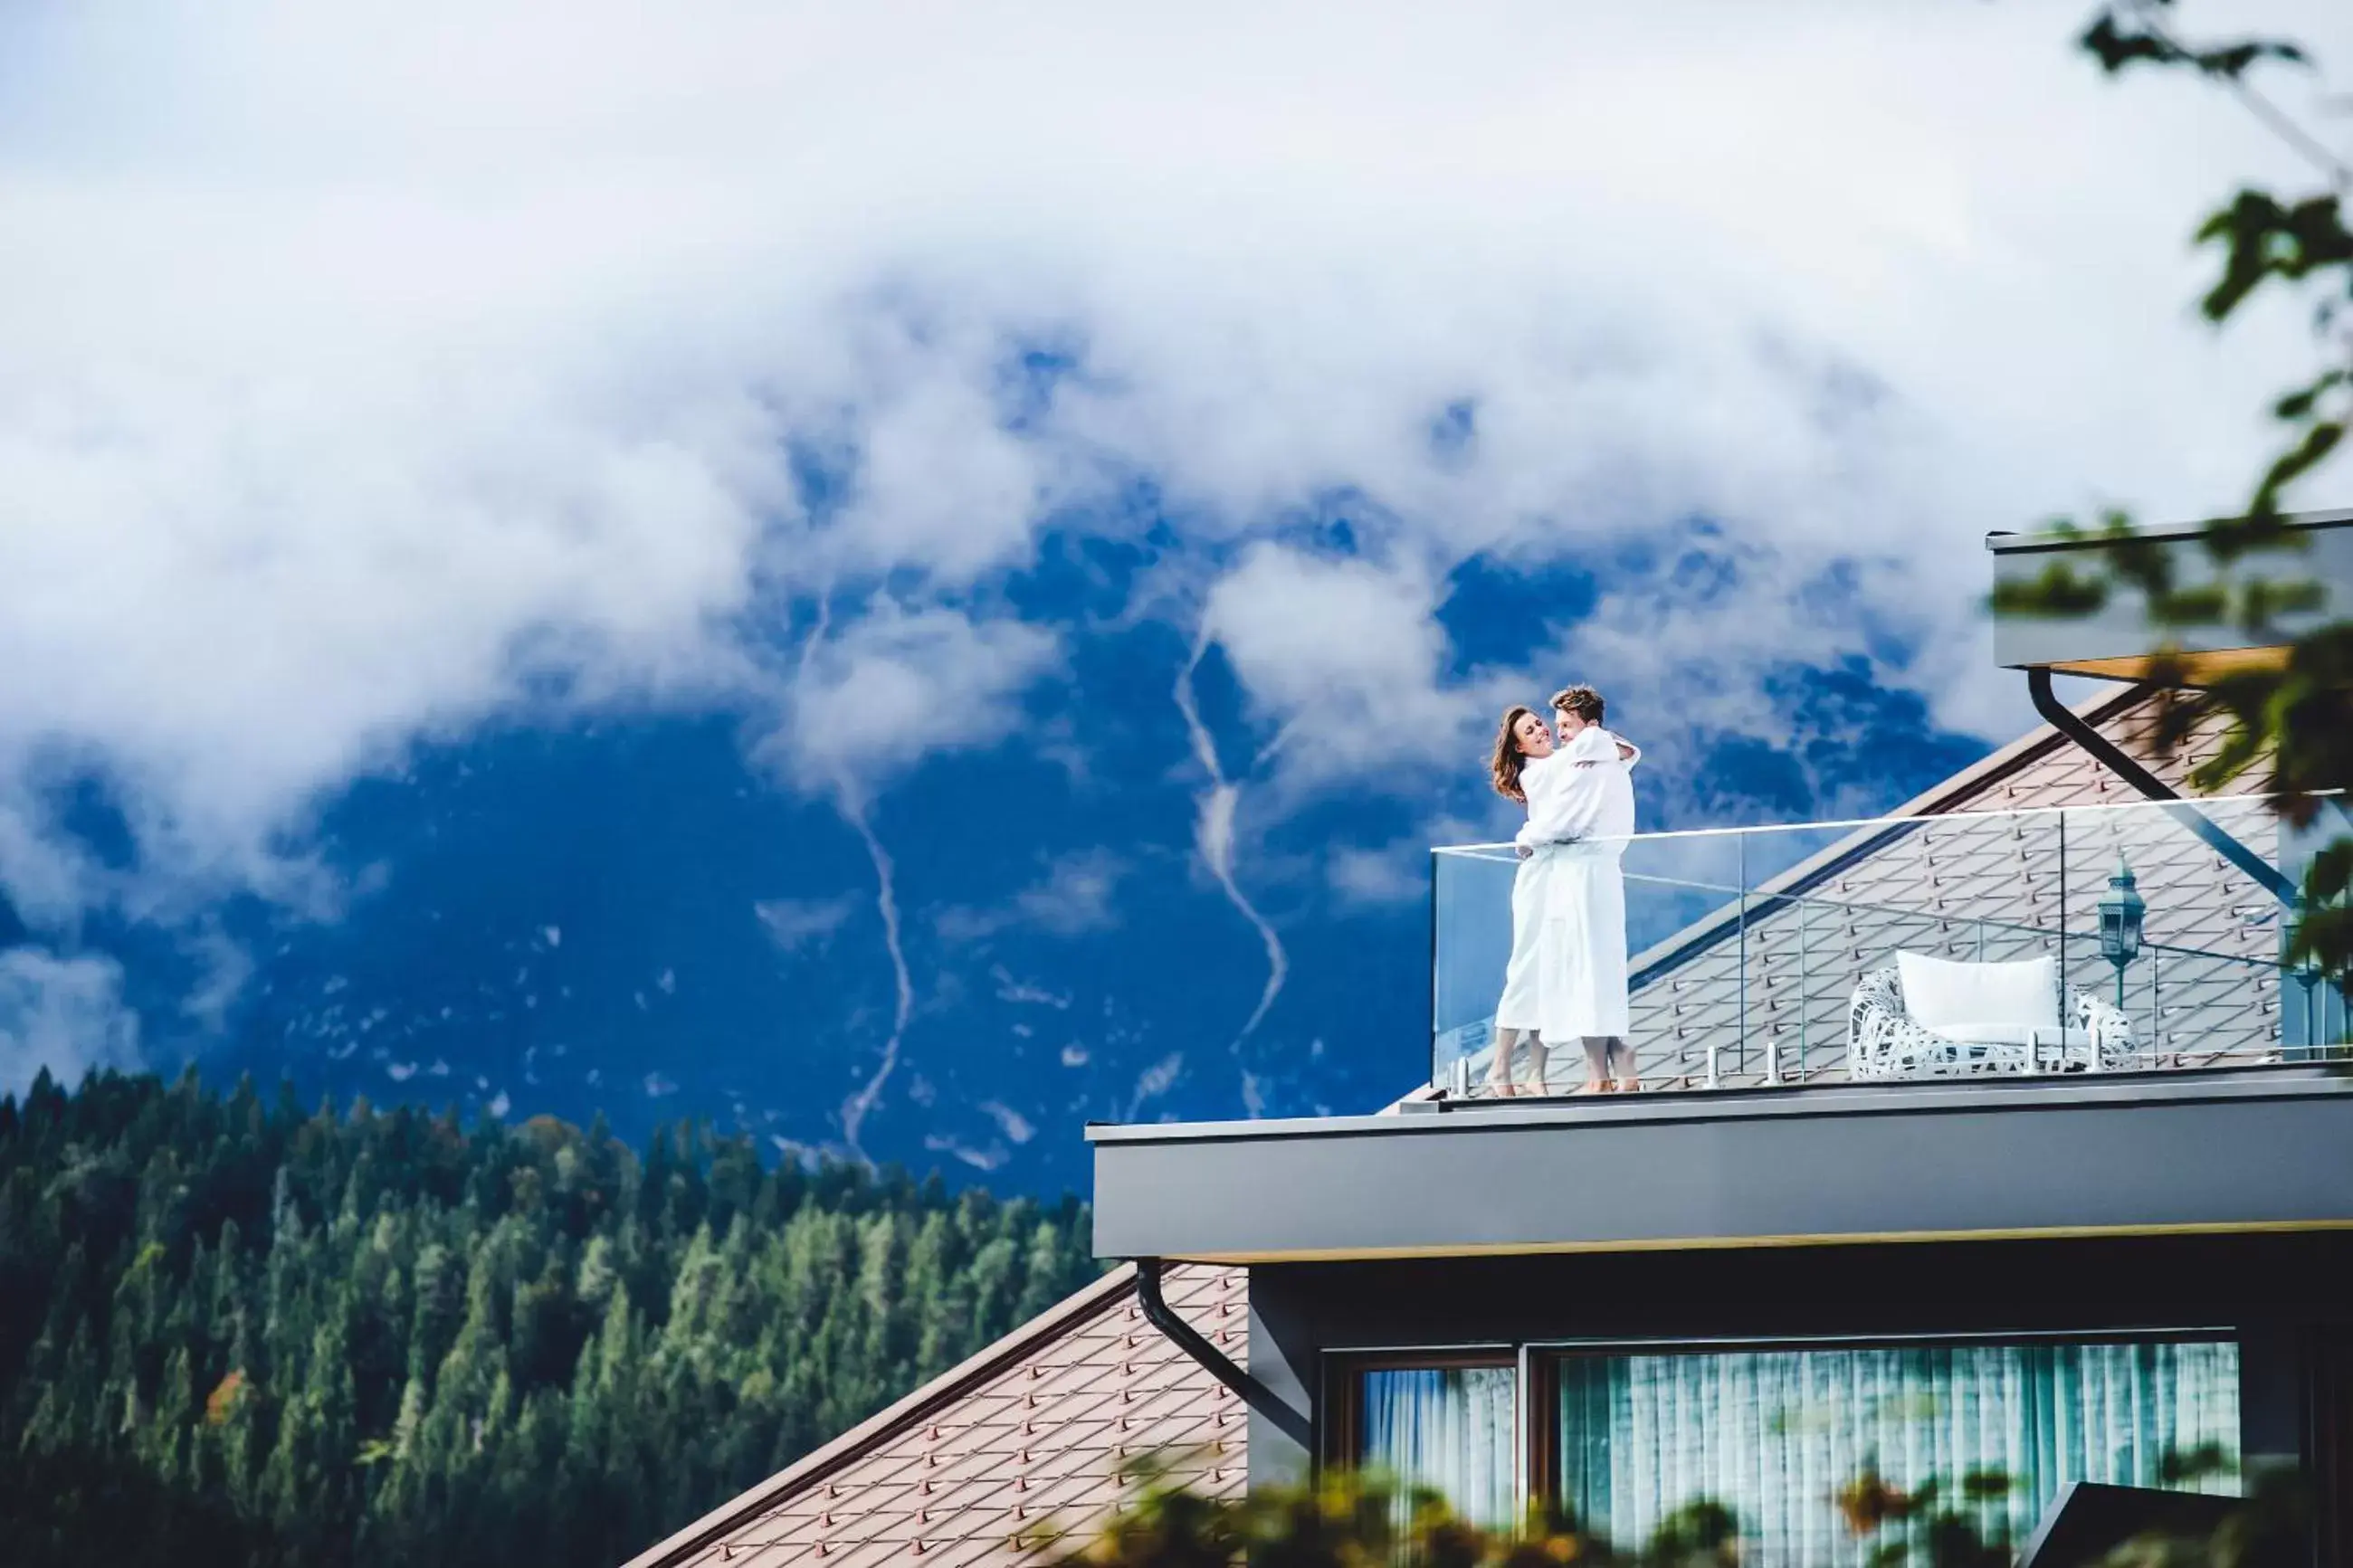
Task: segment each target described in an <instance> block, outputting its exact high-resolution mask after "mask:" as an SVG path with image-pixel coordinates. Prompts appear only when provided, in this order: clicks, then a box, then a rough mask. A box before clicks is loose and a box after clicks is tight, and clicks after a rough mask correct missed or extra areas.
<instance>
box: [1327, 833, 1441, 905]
mask: <svg viewBox="0 0 2353 1568" xmlns="http://www.w3.org/2000/svg"><path fill="white" fill-rule="evenodd" d="M1327 875H1328V877H1329V879H1330V881H1331V884H1332V890H1333V891H1334V892H1335V893H1336V894H1338V895H1339V897H1340V900H1341V902H1343V903H1345V904H1354V905H1359V906H1366V905H1369V906H1374V907H1378V906H1382V905H1388V904H1407V903H1412V902H1414V901H1415V900H1419V899H1425V898H1427V897H1429V896H1430V846H1429V845H1426V844H1420V843H1409V842H1402V841H1401V842H1399V843H1397V844H1392V845H1390V846H1388V847H1387V848H1383V849H1359V848H1353V847H1344V848H1340V849H1336V850H1335V851H1333V854H1332V859H1331V868H1330V870H1329V871H1328V873H1327Z"/></svg>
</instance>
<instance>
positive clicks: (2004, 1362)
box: [1556, 1342, 2239, 1568]
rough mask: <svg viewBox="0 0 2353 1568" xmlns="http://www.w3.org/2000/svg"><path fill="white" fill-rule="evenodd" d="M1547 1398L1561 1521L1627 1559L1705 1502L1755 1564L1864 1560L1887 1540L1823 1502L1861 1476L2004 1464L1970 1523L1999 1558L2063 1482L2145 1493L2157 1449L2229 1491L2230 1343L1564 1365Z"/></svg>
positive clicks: (1761, 1567) (1891, 1477)
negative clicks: (1665, 1525)
mask: <svg viewBox="0 0 2353 1568" xmlns="http://www.w3.org/2000/svg"><path fill="white" fill-rule="evenodd" d="M1558 1386H1559V1390H1560V1399H1559V1407H1558V1413H1557V1416H1556V1419H1557V1422H1558V1428H1557V1432H1558V1438H1559V1441H1558V1445H1557V1447H1556V1453H1557V1454H1558V1474H1557V1475H1556V1483H1557V1485H1558V1488H1559V1500H1560V1503H1561V1504H1562V1506H1563V1507H1564V1508H1565V1509H1567V1510H1568V1511H1569V1512H1570V1513H1571V1514H1572V1515H1574V1516H1575V1517H1576V1518H1577V1520H1579V1521H1582V1522H1583V1523H1584V1524H1585V1525H1587V1526H1588V1528H1590V1529H1592V1530H1594V1531H1597V1532H1599V1533H1600V1534H1602V1535H1604V1536H1606V1537H1607V1538H1609V1540H1611V1541H1612V1542H1616V1543H1617V1544H1619V1545H1620V1546H1621V1547H1632V1546H1637V1545H1640V1544H1641V1542H1645V1541H1647V1540H1648V1539H1649V1538H1650V1536H1651V1534H1652V1532H1653V1531H1656V1530H1657V1528H1658V1526H1659V1523H1660V1521H1662V1519H1664V1518H1665V1517H1666V1516H1668V1515H1669V1514H1672V1513H1673V1512H1674V1511H1675V1510H1678V1509H1681V1508H1683V1507H1685V1506H1687V1505H1689V1504H1691V1503H1694V1502H1697V1501H1701V1500H1707V1501H1713V1502H1716V1503H1720V1504H1722V1505H1724V1506H1725V1507H1726V1508H1728V1509H1730V1510H1732V1511H1733V1512H1734V1514H1735V1515H1736V1516H1737V1518H1738V1521H1739V1526H1740V1531H1741V1534H1742V1535H1743V1537H1744V1538H1746V1542H1748V1550H1747V1551H1746V1552H1744V1554H1743V1555H1744V1560H1745V1561H1746V1562H1747V1563H1752V1564H1756V1565H1757V1568H1778V1565H1783V1564H1789V1565H1796V1564H1803V1565H1805V1568H1840V1565H1844V1564H1862V1563H1865V1562H1867V1561H1868V1559H1869V1558H1870V1556H1871V1553H1872V1551H1873V1548H1874V1547H1875V1546H1876V1545H1878V1544H1881V1543H1882V1542H1884V1541H1885V1540H1887V1539H1889V1538H1890V1537H1889V1536H1888V1535H1886V1534H1883V1535H1882V1536H1881V1538H1880V1540H1879V1541H1873V1540H1870V1539H1866V1538H1858V1537H1857V1536H1855V1535H1853V1534H1852V1533H1851V1532H1850V1531H1848V1529H1847V1528H1846V1525H1845V1522H1844V1519H1843V1516H1842V1515H1841V1512H1840V1510H1839V1507H1838V1504H1837V1501H1836V1499H1837V1496H1838V1493H1839V1492H1840V1490H1841V1489H1843V1488H1845V1487H1846V1486H1847V1485H1848V1484H1849V1483H1851V1482H1852V1481H1853V1480H1854V1479H1856V1477H1857V1476H1859V1475H1861V1474H1862V1473H1863V1472H1865V1471H1873V1472H1875V1473H1877V1474H1878V1475H1879V1476H1880V1477H1881V1479H1883V1481H1885V1482H1886V1483H1887V1484H1888V1485H1889V1486H1891V1487H1894V1488H1895V1489H1899V1490H1903V1491H1906V1492H1908V1491H1910V1490H1912V1489H1915V1488H1917V1487H1919V1486H1920V1485H1921V1484H1923V1483H1924V1482H1927V1481H1930V1480H1935V1481H1937V1482H1938V1483H1940V1485H1941V1486H1943V1487H1945V1488H1948V1489H1951V1488H1957V1487H1958V1485H1959V1483H1960V1482H1961V1480H1962V1479H1963V1478H1965V1477H1966V1476H1968V1474H1970V1473H1971V1472H1973V1471H2000V1472H2001V1473H2003V1474H2004V1475H2006V1476H2007V1477H2009V1479H2010V1492H2009V1494H2008V1495H2007V1496H2006V1497H2003V1498H1999V1499H1994V1500H1989V1501H1986V1502H1984V1503H1981V1504H1978V1505H1975V1506H1974V1508H1973V1509H1971V1510H1969V1511H1973V1512H1974V1513H1975V1514H1976V1516H1977V1518H1978V1524H1979V1527H1980V1528H1981V1529H1983V1530H1985V1531H1988V1533H1989V1534H1990V1533H1996V1532H2001V1533H2007V1535H2008V1536H2009V1538H2010V1542H2011V1543H2012V1544H2013V1545H2017V1544H2022V1543H2023V1542H2024V1539H2025V1537H2026V1535H2027V1533H2028V1532H2029V1531H2031V1530H2032V1528H2033V1526H2034V1524H2035V1522H2036V1521H2038V1520H2039V1519H2040V1518H2041V1517H2042V1511H2043V1510H2044V1508H2045V1507H2046V1506H2047V1505H2048V1504H2049V1503H2050V1502H2051V1500H2052V1499H2053V1498H2054V1497H2055V1496H2056V1495H2057V1494H2058V1492H2059V1490H2060V1489H2061V1488H2062V1487H2063V1486H2064V1485H2065V1484H2066V1483H2067V1482H2069V1481H2071V1480H2088V1481H2106V1482H2111V1483H2115V1484H2119V1485H2125V1486H2142V1487H2148V1486H2157V1485H2159V1484H2161V1475H2160V1471H2161V1468H2162V1467H2163V1464H2164V1462H2165V1460H2166V1458H2167V1457H2168V1455H2174V1454H2179V1455H2187V1454H2189V1453H2190V1452H2192V1451H2193V1450H2196V1449H2198V1448H2200V1447H2201V1446H2204V1445H2207V1444H2215V1445H2219V1446H2220V1447H2221V1450H2222V1452H2223V1453H2224V1454H2225V1455H2226V1456H2229V1457H2230V1459H2231V1461H2232V1462H2231V1463H2230V1465H2229V1466H2228V1467H2227V1468H2225V1469H2224V1470H2223V1471H2222V1472H2221V1474H2219V1475H2215V1476H2210V1477H2207V1478H2205V1479H2203V1480H2201V1481H2200V1482H2198V1483H2196V1484H2197V1485H2199V1486H2200V1488H2201V1489H2205V1490H2210V1491H2225V1492H2235V1491H2236V1490H2237V1489H2238V1480H2237V1468H2236V1457H2237V1454H2238V1449H2239V1356H2238V1346H2237V1345H2236V1344H2235V1343H2231V1342H2197V1343H2146V1342H2144V1343H2105V1342H2104V1343H2075V1344H2051V1345H1981V1346H1980V1345H1945V1346H1922V1347H1912V1348H1902V1349H1875V1350H1821V1351H1767V1352H1741V1353H1735V1354H1725V1355H1703V1354H1687V1355H1649V1356H1567V1357H1564V1358H1563V1360H1562V1362H1561V1363H1560V1376H1559V1383H1558ZM1945 1497H1946V1500H1947V1501H1948V1502H1957V1498H1955V1497H1954V1495H1953V1493H1952V1492H1951V1491H1947V1493H1946V1494H1945Z"/></svg>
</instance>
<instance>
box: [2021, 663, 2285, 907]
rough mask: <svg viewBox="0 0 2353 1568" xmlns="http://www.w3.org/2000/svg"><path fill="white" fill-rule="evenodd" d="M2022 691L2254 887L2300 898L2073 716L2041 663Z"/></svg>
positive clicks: (2276, 873)
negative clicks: (2167, 803) (2166, 804)
mask: <svg viewBox="0 0 2353 1568" xmlns="http://www.w3.org/2000/svg"><path fill="white" fill-rule="evenodd" d="M2026 692H2027V695H2028V696H2029V697H2031V698H2032V699H2033V700H2034V710H2035V711H2036V712H2037V713H2040V714H2041V715H2042V721H2043V722H2044V723H2046V724H2049V725H2050V726H2051V727H2052V729H2054V730H2056V731H2059V732H2060V733H2061V734H2063V735H2064V736H2066V737H2067V739H2069V740H2070V741H2073V742H2075V745H2076V746H2077V748H2079V749H2080V750H2082V751H2084V752H2086V753H2088V754H2089V755H2090V756H2091V758H2092V760H2093V761H2094V762H2095V763H2099V764H2100V765H2101V766H2102V767H2104V768H2106V769H2107V770H2108V771H2109V772H2110V773H2114V774H2116V776H2117V777H2118V778H2120V779H2122V780H2124V781H2125V783H2126V784H2130V785H2132V786H2133V788H2135V789H2137V790H2138V791H2140V793H2141V794H2143V795H2147V797H2148V798H2149V799H2151V800H2154V801H2171V802H2174V803H2175V805H2174V807H2173V808H2172V809H2169V810H2168V811H2167V812H2166V815H2167V816H2170V817H2171V818H2173V820H2174V821H2176V822H2178V823H2179V824H2180V825H2181V826H2184V827H2186V828H2188V829H2189V831H2190V832H2192V833H2194V834H2196V835H2197V836H2198V837H2200V838H2202V839H2204V840H2205V841H2206V844H2207V846H2208V847H2210V848H2211V849H2212V850H2213V851H2214V853H2216V854H2217V855H2220V856H2221V857H2222V858H2224V859H2225V860H2228V861H2229V862H2230V863H2231V864H2232V865H2233V866H2236V867H2237V868H2239V869H2240V870H2242V871H2243V872H2245V873H2246V874H2247V876H2249V877H2251V878H2253V879H2254V882H2255V885H2256V886H2257V887H2260V888H2262V889H2263V890H2264V891H2266V892H2268V893H2270V894H2271V895H2272V897H2274V898H2275V899H2277V900H2279V901H2280V902H2281V903H2282V904H2283V905H2284V906H2286V907H2287V908H2288V909H2289V910H2295V909H2296V908H2297V907H2298V906H2299V905H2300V904H2301V903H2302V901H2303V900H2302V897H2301V895H2300V894H2299V893H2298V891H2297V889H2296V885H2295V883H2294V882H2293V881H2290V880H2289V879H2288V878H2287V877H2286V875H2285V874H2284V873H2283V872H2282V871H2281V870H2280V868H2278V867H2276V866H2274V865H2273V864H2272V863H2271V862H2270V861H2268V860H2266V859H2264V858H2263V857H2262V856H2260V855H2258V854H2256V853H2255V852H2254V851H2253V850H2252V849H2250V848H2248V847H2246V846H2245V845H2243V844H2242V843H2240V842H2239V841H2238V840H2237V839H2236V838H2233V837H2231V835H2230V834H2229V833H2228V832H2226V831H2224V830H2223V829H2222V828H2221V826H2219V825H2217V824H2216V823H2215V822H2214V820H2213V819H2212V818H2211V817H2209V816H2207V815H2206V814H2205V813H2204V812H2201V811H2199V810H2196V809H2195V808H2193V807H2191V806H2189V805H2187V804H2185V803H2183V802H2182V800H2181V797H2180V795H2177V794H2175V793H2174V791H2173V790H2172V789H2170V788H2169V787H2168V786H2167V784H2166V783H2165V781H2164V780H2163V779H2160V778H2158V776H2157V775H2156V774H2155V773H2151V772H2149V771H2148V770H2147V768H2145V767H2143V766H2141V765H2140V763H2137V762H2135V761H2134V760H2133V759H2132V758H2131V757H2129V756H2127V755H2126V753H2125V751H2124V749H2123V748H2122V747H2120V746H2118V745H2117V744H2116V742H2113V741H2111V740H2109V739H2108V738H2107V737H2106V736H2105V735H2103V734H2101V733H2100V732H2099V731H2097V730H2094V728H2092V726H2091V725H2089V724H2086V723H2085V722H2084V721H2083V720H2082V719H2080V718H2078V717H2076V716H2075V714H2074V713H2073V711H2072V710H2070V709H2069V708H2068V707H2067V705H2066V704H2065V703H2063V702H2062V701H2060V700H2059V698H2058V696H2057V694H2056V693H2054V692H2053V691H2052V689H2051V671H2050V670H2048V669H2047V668H2043V667H2042V666H2040V665H2032V666H2029V667H2028V668H2027V671H2026Z"/></svg>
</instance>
